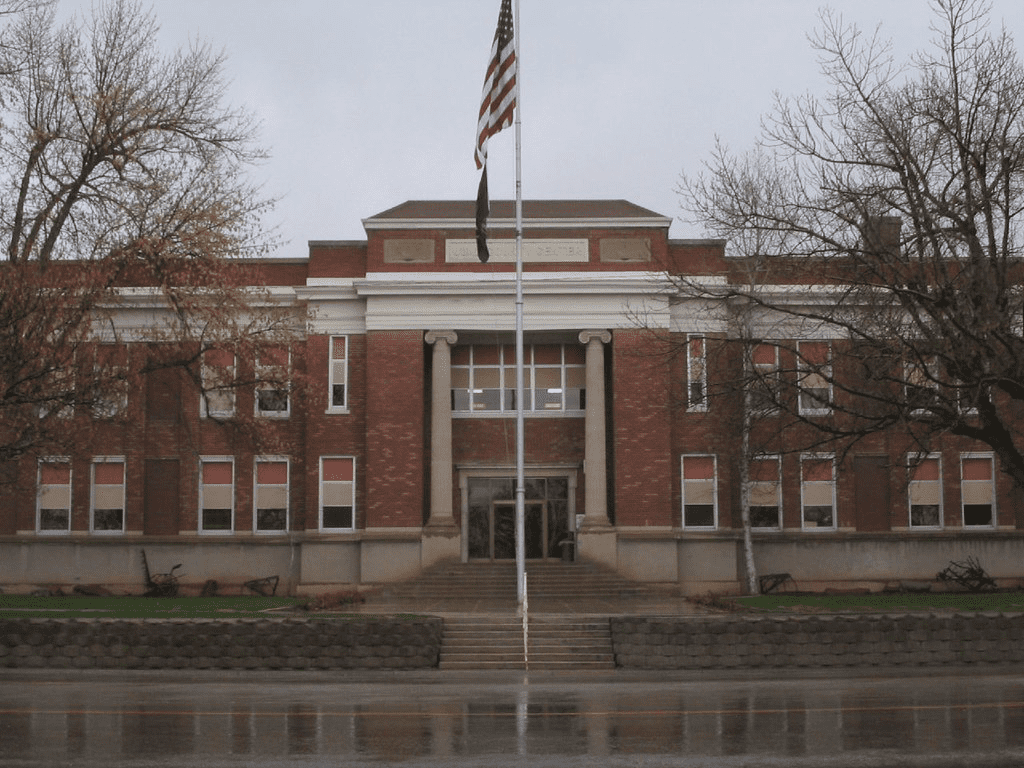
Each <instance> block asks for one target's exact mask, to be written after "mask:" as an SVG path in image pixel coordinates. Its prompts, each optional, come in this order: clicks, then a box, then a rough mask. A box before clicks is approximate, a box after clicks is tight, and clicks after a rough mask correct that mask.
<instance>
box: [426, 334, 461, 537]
mask: <svg viewBox="0 0 1024 768" xmlns="http://www.w3.org/2000/svg"><path fill="white" fill-rule="evenodd" d="M424 338H425V340H426V342H427V344H433V345H434V355H433V362H432V364H431V366H430V390H431V403H430V521H429V523H428V525H431V526H435V525H443V526H453V525H455V516H454V514H453V513H452V493H453V490H454V488H453V485H452V352H451V345H452V344H454V343H455V342H456V341H458V336H457V335H456V334H455V331H427V334H426V336H425V337H424Z"/></svg>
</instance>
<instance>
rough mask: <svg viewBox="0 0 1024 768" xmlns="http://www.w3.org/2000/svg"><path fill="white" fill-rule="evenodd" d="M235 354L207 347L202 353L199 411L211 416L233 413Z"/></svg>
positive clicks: (224, 416) (226, 415) (223, 416)
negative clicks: (201, 394)
mask: <svg viewBox="0 0 1024 768" xmlns="http://www.w3.org/2000/svg"><path fill="white" fill-rule="evenodd" d="M234 380H235V355H234V353H233V352H231V351H230V350H227V349H208V350H206V353H205V354H204V355H203V369H202V381H203V396H202V400H201V407H200V412H201V413H202V415H203V416H209V417H211V418H220V419H223V418H227V417H229V416H234V414H235V390H234V388H233V387H232V382H234Z"/></svg>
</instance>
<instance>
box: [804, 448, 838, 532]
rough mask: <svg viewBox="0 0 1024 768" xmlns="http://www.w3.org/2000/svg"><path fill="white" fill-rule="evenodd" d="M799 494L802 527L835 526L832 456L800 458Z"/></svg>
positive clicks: (834, 485)
mask: <svg viewBox="0 0 1024 768" xmlns="http://www.w3.org/2000/svg"><path fill="white" fill-rule="evenodd" d="M800 496H801V507H802V514H803V527H804V528H805V529H807V528H811V529H814V528H835V527H836V515H835V508H836V483H835V460H834V458H833V457H832V456H822V455H807V456H802V457H801V458H800Z"/></svg>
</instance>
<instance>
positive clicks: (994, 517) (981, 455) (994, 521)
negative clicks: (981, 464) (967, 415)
mask: <svg viewBox="0 0 1024 768" xmlns="http://www.w3.org/2000/svg"><path fill="white" fill-rule="evenodd" d="M964 459H988V462H989V469H990V476H989V479H988V480H987V481H984V480H964ZM985 482H987V483H988V485H989V493H990V498H991V501H990V502H989V506H991V508H992V513H991V519H990V522H988V523H986V524H983V525H968V524H967V518H966V515H965V512H966V510H965V507H966V506H967V503H966V501H965V500H964V498H965V496H967V495H968V494H967V493H965V489H966V488H968V487H969V486H967V485H966V484H967V483H971V484H978V485H980V484H982V483H985ZM996 502H997V497H996V460H995V454H994V453H989V452H984V451H981V452H968V453H961V454H960V524H961V525H962V526H963V527H964V528H969V529H971V530H975V531H984V530H991V529H994V528H996V527H998V525H999V510H998V507H997V503H996Z"/></svg>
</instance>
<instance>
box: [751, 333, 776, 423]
mask: <svg viewBox="0 0 1024 768" xmlns="http://www.w3.org/2000/svg"><path fill="white" fill-rule="evenodd" d="M750 358H751V365H752V369H753V373H754V379H753V381H752V382H751V386H750V391H749V401H748V402H749V404H750V408H751V410H752V411H755V412H762V413H765V412H770V411H774V410H776V408H777V407H778V406H777V403H778V397H779V348H778V347H777V346H775V345H774V344H755V345H754V348H753V349H752V350H751V352H750Z"/></svg>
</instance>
